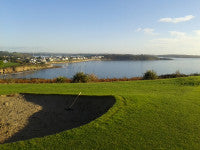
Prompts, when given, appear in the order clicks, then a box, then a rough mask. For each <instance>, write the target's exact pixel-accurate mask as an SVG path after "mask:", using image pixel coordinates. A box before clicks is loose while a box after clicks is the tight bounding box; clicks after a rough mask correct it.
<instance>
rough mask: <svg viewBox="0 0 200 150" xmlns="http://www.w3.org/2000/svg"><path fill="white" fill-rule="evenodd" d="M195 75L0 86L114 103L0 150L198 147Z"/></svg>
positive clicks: (199, 96)
mask: <svg viewBox="0 0 200 150" xmlns="http://www.w3.org/2000/svg"><path fill="white" fill-rule="evenodd" d="M199 84H200V77H187V78H176V79H163V80H153V81H143V80H141V81H134V82H132V81H127V82H113V83H110V82H109V83H107V82H102V83H84V84H82V83H77V84H69V83H68V84H56V83H53V84H0V94H13V93H40V94H41V93H42V94H77V93H79V92H82V94H83V95H95V96H102V95H112V96H113V97H115V99H116V103H115V105H114V106H113V107H112V108H111V109H110V110H109V111H108V112H107V113H106V114H104V115H103V116H101V117H100V118H98V119H96V120H95V121H92V122H90V123H89V124H86V125H84V126H81V127H79V128H74V129H72V130H68V131H64V132H61V133H58V134H55V135H51V136H46V137H44V138H35V139H31V140H27V141H21V142H16V143H10V144H3V145H0V149H15V150H17V149H199V148H200V143H199V140H200V136H199V132H200V125H199V124H200V86H198V85H199Z"/></svg>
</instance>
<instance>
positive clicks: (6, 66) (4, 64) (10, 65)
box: [0, 62, 20, 69]
mask: <svg viewBox="0 0 200 150" xmlns="http://www.w3.org/2000/svg"><path fill="white" fill-rule="evenodd" d="M19 65H20V64H19V63H13V62H8V63H2V64H1V65H0V69H4V68H8V67H16V66H19Z"/></svg>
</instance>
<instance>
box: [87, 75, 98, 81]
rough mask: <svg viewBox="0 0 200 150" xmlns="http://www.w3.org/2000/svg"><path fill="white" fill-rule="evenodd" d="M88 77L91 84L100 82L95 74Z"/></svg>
mask: <svg viewBox="0 0 200 150" xmlns="http://www.w3.org/2000/svg"><path fill="white" fill-rule="evenodd" d="M87 76H88V81H89V82H98V80H99V79H98V77H97V76H96V75H95V74H89V75H87Z"/></svg>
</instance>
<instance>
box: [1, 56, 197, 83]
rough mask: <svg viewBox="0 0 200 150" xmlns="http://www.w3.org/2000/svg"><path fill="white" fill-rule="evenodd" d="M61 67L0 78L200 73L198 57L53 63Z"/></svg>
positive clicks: (109, 76) (117, 76)
mask: <svg viewBox="0 0 200 150" xmlns="http://www.w3.org/2000/svg"><path fill="white" fill-rule="evenodd" d="M55 65H58V66H61V68H54V69H44V70H39V71H34V72H25V73H18V74H12V75H6V76H5V75H4V76H0V78H3V77H4V78H5V77H6V78H46V79H51V78H56V77H59V76H65V77H68V78H71V77H72V76H73V75H74V74H76V73H77V72H80V71H82V72H85V73H89V74H91V73H94V74H95V75H97V76H98V77H99V78H114V77H115V78H122V77H138V76H142V75H143V73H144V72H146V71H147V70H155V71H156V72H157V73H158V74H159V75H161V74H168V73H174V72H176V71H177V70H179V71H180V72H181V73H185V74H190V73H200V59H199V58H178V59H177V58H174V60H160V61H91V62H81V63H69V64H55Z"/></svg>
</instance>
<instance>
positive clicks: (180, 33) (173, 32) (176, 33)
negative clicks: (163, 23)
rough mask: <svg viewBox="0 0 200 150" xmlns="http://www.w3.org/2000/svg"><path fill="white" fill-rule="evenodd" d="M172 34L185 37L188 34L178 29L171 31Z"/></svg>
mask: <svg viewBox="0 0 200 150" xmlns="http://www.w3.org/2000/svg"><path fill="white" fill-rule="evenodd" d="M169 33H170V34H171V36H175V37H177V38H184V37H185V36H186V33H185V32H178V31H169Z"/></svg>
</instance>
